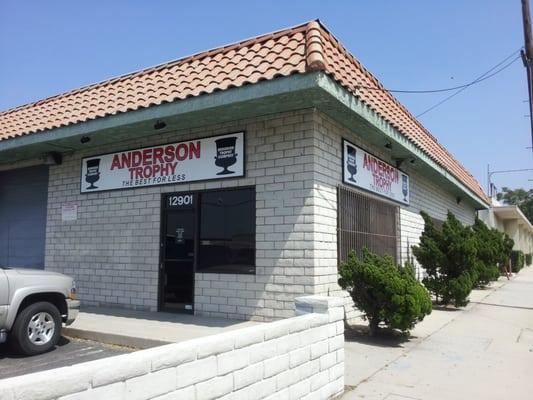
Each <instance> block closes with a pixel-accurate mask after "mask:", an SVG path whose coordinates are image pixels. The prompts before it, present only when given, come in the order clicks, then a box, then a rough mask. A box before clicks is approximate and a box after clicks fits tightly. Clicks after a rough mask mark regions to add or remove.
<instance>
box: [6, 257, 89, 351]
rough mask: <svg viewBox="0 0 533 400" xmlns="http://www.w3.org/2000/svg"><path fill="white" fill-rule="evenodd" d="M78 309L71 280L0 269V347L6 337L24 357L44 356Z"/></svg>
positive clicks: (43, 272) (23, 270) (30, 272)
mask: <svg viewBox="0 0 533 400" xmlns="http://www.w3.org/2000/svg"><path fill="white" fill-rule="evenodd" d="M79 308H80V302H79V301H77V300H76V285H75V283H74V280H73V279H72V278H70V277H68V276H66V275H63V274H59V273H56V272H50V271H41V270H33V269H23V268H21V269H17V268H6V267H0V343H2V342H5V341H6V339H7V336H8V334H9V336H10V338H11V340H10V341H12V342H13V344H14V346H15V348H16V349H17V350H18V351H20V352H22V353H24V354H27V355H33V354H39V353H44V352H45V351H47V350H49V349H51V348H52V347H53V346H55V345H56V344H57V342H58V340H59V338H60V337H61V327H62V323H65V324H66V325H70V324H71V323H72V322H73V321H74V319H75V318H76V316H77V315H78V311H79Z"/></svg>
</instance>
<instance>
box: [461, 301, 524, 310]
mask: <svg viewBox="0 0 533 400" xmlns="http://www.w3.org/2000/svg"><path fill="white" fill-rule="evenodd" d="M470 303H471V304H480V305H482V306H492V307H505V308H515V309H520V310H533V307H525V306H513V305H509V304H495V303H484V302H482V301H471V302H470Z"/></svg>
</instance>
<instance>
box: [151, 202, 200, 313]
mask: <svg viewBox="0 0 533 400" xmlns="http://www.w3.org/2000/svg"><path fill="white" fill-rule="evenodd" d="M188 196H190V204H181V206H179V205H178V204H177V203H176V204H175V205H174V206H173V205H172V202H173V198H178V197H179V198H180V199H181V200H180V202H183V199H184V198H186V199H189V197H188ZM194 216H195V212H194V204H193V195H167V196H166V207H165V208H164V212H163V226H162V231H163V232H162V235H161V236H162V239H163V240H162V243H161V246H162V254H161V273H160V279H159V280H160V286H161V288H160V291H161V294H160V308H162V309H166V310H174V311H181V312H186V313H193V311H194V308H193V304H194V247H195V240H194V239H195V223H194V221H195V218H194Z"/></svg>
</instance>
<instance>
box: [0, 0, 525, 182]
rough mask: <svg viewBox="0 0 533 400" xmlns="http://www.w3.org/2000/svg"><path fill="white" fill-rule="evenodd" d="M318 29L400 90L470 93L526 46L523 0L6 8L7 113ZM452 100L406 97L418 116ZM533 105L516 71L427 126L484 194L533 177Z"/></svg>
mask: <svg viewBox="0 0 533 400" xmlns="http://www.w3.org/2000/svg"><path fill="white" fill-rule="evenodd" d="M314 18H320V19H321V20H322V22H323V23H324V24H325V25H326V26H327V27H328V28H329V29H330V31H331V32H332V33H333V34H334V35H335V36H336V37H337V38H338V39H339V40H340V41H341V42H342V43H343V44H344V46H345V47H346V48H347V49H348V50H349V51H350V52H351V53H352V54H353V55H354V56H355V57H356V58H358V59H359V60H360V61H361V62H362V63H363V64H364V65H365V66H366V67H367V68H368V69H369V70H370V71H371V72H372V73H373V74H374V75H375V76H377V77H378V79H380V80H381V82H382V83H383V84H384V85H385V87H388V88H392V89H408V90H413V89H414V90H418V89H421V90H425V89H435V88H443V87H451V86H456V85H460V84H463V83H467V82H469V81H471V80H473V79H475V78H477V77H478V76H479V75H481V74H482V73H484V72H486V71H487V70H488V69H490V68H491V67H493V66H494V65H495V64H497V63H499V62H500V61H501V60H503V59H504V58H505V57H507V56H508V55H509V54H511V53H512V52H513V51H515V50H518V49H519V48H520V47H521V46H522V45H523V32H522V23H521V9H520V2H519V1H518V0H512V1H511V0H469V1H460V0H450V1H428V0H425V1H424V0H419V1H415V0H404V1H379V0H378V1H324V0H322V1H311V0H307V1H303V0H296V1H275V0H273V1H261V2H260V1H251V0H249V1H231V0H228V1H195V2H185V1H183V2H182V1H157V0H154V1H131V0H130V1H123V0H122V1H121V0H114V1H100V0H92V1H86V2H74V1H24V2H22V1H14V0H3V1H2V2H0V110H5V109H8V108H12V107H15V106H18V105H21V104H24V103H27V102H30V101H34V100H38V99H41V98H44V97H47V96H52V95H54V94H58V93H60V92H64V91H66V90H70V89H74V88H77V87H80V86H82V85H86V84H90V83H94V82H97V81H100V80H104V79H107V78H110V77H113V76H117V75H122V74H124V73H128V72H131V71H135V70H137V69H141V68H145V67H148V66H152V65H156V64H159V63H162V62H165V61H169V60H173V59H177V58H181V57H183V56H186V55H189V54H192V53H196V52H199V51H202V50H207V49H210V48H213V47H218V46H220V45H225V44H228V43H231V42H235V41H240V40H242V39H245V38H249V37H252V36H256V35H260V34H262V33H266V32H270V31H274V30H278V29H280V28H284V27H288V26H292V25H296V24H299V23H301V22H304V21H307V20H311V19H314ZM449 94H450V93H441V94H412V95H408V94H402V95H397V97H398V98H399V99H400V101H401V102H402V103H403V104H405V105H406V106H407V108H408V109H409V110H410V111H411V112H412V113H413V114H415V115H417V114H419V113H420V112H422V111H424V110H425V109H426V108H428V107H430V106H432V105H433V104H435V103H436V102H438V101H439V100H441V99H442V98H444V97H446V96H447V95H449ZM526 99H527V87H526V76H525V69H524V67H523V65H522V62H521V61H520V60H518V61H517V62H515V63H514V64H512V65H511V66H510V67H509V68H507V69H506V70H504V71H503V72H501V73H500V74H498V75H496V76H495V77H493V78H491V79H488V80H486V81H484V82H482V83H480V84H478V85H476V86H473V87H470V88H469V89H467V90H465V91H464V92H462V93H460V94H459V95H458V96H456V97H455V98H453V99H452V100H450V101H449V102H447V103H445V104H443V105H442V106H440V107H438V108H436V109H435V110H433V111H431V112H429V113H427V114H426V115H424V116H422V117H421V118H420V120H421V122H422V123H423V124H424V125H425V126H426V127H427V128H428V129H429V130H430V131H431V132H432V133H433V135H434V136H436V137H437V139H438V140H439V141H440V142H441V143H442V144H444V145H445V146H446V147H447V148H448V150H450V152H451V153H452V154H453V155H454V156H455V157H456V158H457V159H458V160H459V161H460V162H461V163H462V164H463V165H464V166H465V167H466V168H467V169H468V170H469V171H470V172H471V173H472V174H473V175H474V176H475V177H476V178H477V179H478V181H479V182H480V183H481V184H482V186H483V187H484V188H485V187H486V174H487V172H486V171H487V164H488V163H490V164H491V169H492V170H506V169H521V168H533V162H532V161H533V157H532V152H531V149H527V148H526V147H527V146H531V143H530V130H529V120H528V118H526V117H525V115H527V114H529V112H528V106H527V103H526V102H524V100H526ZM528 179H533V172H529V173H520V174H506V175H495V176H494V178H493V181H494V182H495V183H496V185H497V186H498V187H500V188H501V187H502V186H510V187H525V188H532V187H533V182H532V181H529V180H528Z"/></svg>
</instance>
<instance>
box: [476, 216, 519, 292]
mask: <svg viewBox="0 0 533 400" xmlns="http://www.w3.org/2000/svg"><path fill="white" fill-rule="evenodd" d="M472 231H473V233H474V238H475V240H476V250H477V252H476V258H477V262H476V264H475V269H476V273H477V275H478V279H477V282H475V286H478V287H483V286H486V285H488V284H489V283H490V282H491V281H496V280H498V278H499V277H500V271H501V269H502V266H503V265H505V262H506V261H507V260H508V259H509V256H510V254H511V250H512V248H513V244H514V243H513V241H512V240H511V239H509V237H508V236H507V235H505V234H504V233H502V232H500V231H498V230H497V229H490V228H489V227H487V225H485V223H484V222H483V221H481V220H480V219H478V218H476V220H475V222H474V225H473V226H472Z"/></svg>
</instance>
